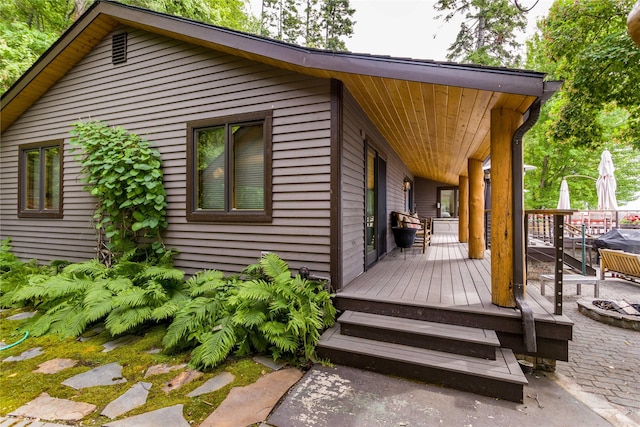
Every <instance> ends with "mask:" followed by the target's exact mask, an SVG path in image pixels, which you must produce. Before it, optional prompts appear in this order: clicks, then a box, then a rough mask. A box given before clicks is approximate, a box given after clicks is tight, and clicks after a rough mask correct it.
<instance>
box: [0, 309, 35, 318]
mask: <svg viewBox="0 0 640 427" xmlns="http://www.w3.org/2000/svg"><path fill="white" fill-rule="evenodd" d="M36 313H37V312H35V311H25V312H23V313H18V314H14V315H13V316H9V317H7V318H6V320H23V319H29V318H31V317H33V316H35V315H36Z"/></svg>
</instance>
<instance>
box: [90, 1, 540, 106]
mask: <svg viewBox="0 0 640 427" xmlns="http://www.w3.org/2000/svg"><path fill="white" fill-rule="evenodd" d="M103 4H104V5H105V6H106V5H113V6H115V7H116V8H117V9H118V10H113V11H111V10H109V14H110V15H113V16H114V18H116V19H118V20H120V21H122V22H125V21H129V22H128V23H129V24H130V25H134V26H135V24H136V23H137V24H143V25H145V26H148V27H155V28H160V29H163V30H165V31H170V32H174V33H177V34H181V35H183V36H187V37H191V38H193V39H199V40H202V41H206V42H208V43H213V44H216V45H220V46H222V47H226V48H233V49H236V50H239V51H243V52H245V53H249V54H252V55H254V56H261V57H266V58H270V59H272V60H276V61H281V62H283V63H289V64H292V65H296V66H298V67H304V68H308V69H317V70H323V71H328V72H330V73H331V72H336V73H349V74H360V75H367V76H374V77H382V78H390V79H398V80H409V81H415V82H421V83H433V84H438V85H445V86H458V87H465V88H471V89H480V90H488V91H493V92H502V93H513V94H521V95H530V96H542V94H543V79H544V76H545V74H544V73H539V72H535V71H528V70H516V69H510V68H499V67H483V66H478V65H464V64H455V63H450V62H436V61H427V60H415V59H409V58H394V57H390V56H380V55H366V54H356V53H350V52H335V51H326V50H319V49H310V48H305V47H301V46H297V45H292V44H288V43H284V42H280V41H277V40H273V39H268V38H264V37H259V36H256V35H253V34H247V33H242V32H240V31H235V30H230V29H227V28H222V27H217V26H214V25H209V24H204V23H201V22H197V21H192V20H188V19H185V18H179V17H175V16H171V15H165V14H161V13H158V12H152V11H148V10H146V9H140V8H136V7H132V6H125V5H121V4H118V3H113V2H109V1H103ZM105 12H106V11H105ZM122 12H124V14H123V13H122ZM334 77H338V76H334Z"/></svg>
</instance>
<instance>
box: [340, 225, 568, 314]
mask: <svg viewBox="0 0 640 427" xmlns="http://www.w3.org/2000/svg"><path fill="white" fill-rule="evenodd" d="M339 295H340V296H342V297H349V296H353V297H365V298H367V299H372V300H385V301H394V302H398V303H407V304H410V305H424V306H432V307H440V308H452V309H460V310H465V311H475V312H486V313H492V314H500V315H504V316H509V317H511V316H518V317H519V316H520V313H519V312H518V311H517V310H515V309H512V308H503V307H498V306H496V305H494V304H493V303H492V302H491V253H490V252H489V251H486V252H485V258H484V259H481V260H477V259H469V257H468V252H467V245H466V244H464V243H459V242H458V241H457V238H456V235H453V234H439V235H438V234H436V235H434V236H432V242H431V246H430V247H429V248H428V249H427V253H426V254H424V255H423V254H422V253H421V251H420V250H418V248H411V249H408V250H407V252H406V257H405V253H402V252H400V251H399V250H397V249H396V250H394V251H393V252H391V253H390V254H389V255H387V256H386V257H385V258H383V259H382V260H381V261H380V262H378V263H377V264H376V265H374V266H373V267H372V268H371V269H370V270H368V271H366V272H365V273H363V274H361V275H360V276H359V277H357V278H356V279H355V280H354V281H352V282H351V283H349V284H348V285H347V286H346V287H345V288H344V290H343V291H342V292H340V294H339ZM527 302H528V304H529V305H530V306H531V308H532V310H533V311H534V313H535V317H536V319H537V320H538V319H545V320H547V321H549V322H553V323H561V324H572V322H571V320H569V319H568V318H567V317H565V316H556V315H554V314H553V312H554V307H553V304H552V303H551V302H549V301H548V300H547V299H546V298H544V297H543V296H542V295H540V293H539V292H538V291H537V290H536V289H534V288H529V289H527Z"/></svg>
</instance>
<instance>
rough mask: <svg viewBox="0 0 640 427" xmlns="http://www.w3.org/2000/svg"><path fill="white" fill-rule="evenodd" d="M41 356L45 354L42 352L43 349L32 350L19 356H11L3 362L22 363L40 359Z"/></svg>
mask: <svg viewBox="0 0 640 427" xmlns="http://www.w3.org/2000/svg"><path fill="white" fill-rule="evenodd" d="M41 354H44V351H42V347H35V348H30V349H29V350H26V351H23V352H22V353H20V354H19V355H17V356H9V357H7V358H6V359H4V360H3V362H21V361H23V360H28V359H33V358H34V357H38V356H40V355H41Z"/></svg>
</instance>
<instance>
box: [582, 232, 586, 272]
mask: <svg viewBox="0 0 640 427" xmlns="http://www.w3.org/2000/svg"><path fill="white" fill-rule="evenodd" d="M584 231H585V229H584V224H582V275H583V276H586V275H587V248H586V244H587V239H586V238H585V236H584Z"/></svg>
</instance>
